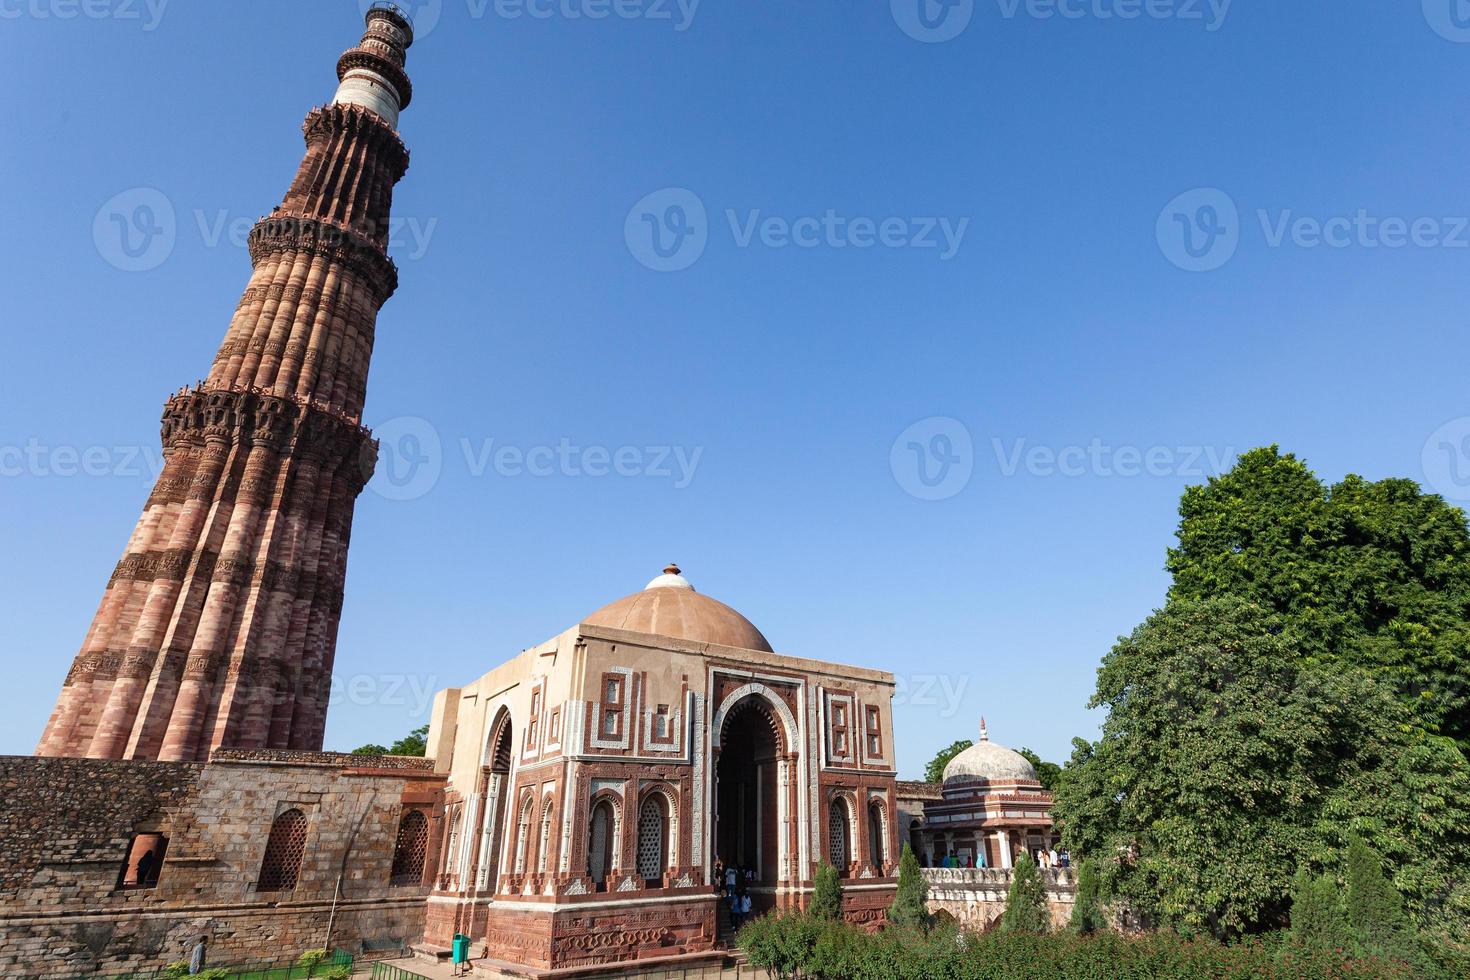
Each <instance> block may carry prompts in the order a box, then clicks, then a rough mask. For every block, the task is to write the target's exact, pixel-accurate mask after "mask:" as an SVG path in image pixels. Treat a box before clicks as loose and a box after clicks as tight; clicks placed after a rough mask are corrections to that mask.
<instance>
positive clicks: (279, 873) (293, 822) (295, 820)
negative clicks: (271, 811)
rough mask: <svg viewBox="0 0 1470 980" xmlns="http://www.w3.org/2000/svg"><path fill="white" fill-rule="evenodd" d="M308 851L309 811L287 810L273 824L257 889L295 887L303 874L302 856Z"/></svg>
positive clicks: (264, 890) (279, 889)
mask: <svg viewBox="0 0 1470 980" xmlns="http://www.w3.org/2000/svg"><path fill="white" fill-rule="evenodd" d="M305 854H306V814H304V813H302V812H301V811H300V810H287V811H286V812H285V813H282V814H281V815H280V816H279V817H276V822H275V823H273V824H271V834H270V837H269V838H268V839H267V840H266V842H265V857H264V859H262V860H261V862H260V879H259V880H258V881H257V882H256V885H255V887H256V890H257V891H263V892H277V891H289V890H290V889H292V888H295V887H296V880H297V878H299V877H300V875H301V859H302V857H304V856H305Z"/></svg>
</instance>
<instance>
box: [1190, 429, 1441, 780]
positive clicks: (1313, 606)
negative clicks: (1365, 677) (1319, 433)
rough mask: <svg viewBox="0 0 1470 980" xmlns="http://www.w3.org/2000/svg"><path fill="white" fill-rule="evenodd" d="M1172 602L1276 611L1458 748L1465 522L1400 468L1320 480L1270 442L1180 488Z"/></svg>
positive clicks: (1302, 639)
mask: <svg viewBox="0 0 1470 980" xmlns="http://www.w3.org/2000/svg"><path fill="white" fill-rule="evenodd" d="M1179 513H1180V523H1179V544H1178V547H1177V548H1174V549H1172V550H1171V551H1170V552H1169V559H1168V567H1169V571H1170V572H1172V573H1173V576H1174V583H1173V587H1172V588H1171V590H1170V592H1169V597H1170V599H1171V600H1175V599H1203V598H1210V597H1217V596H1222V595H1227V594H1228V595H1235V596H1239V597H1241V598H1243V599H1246V600H1248V601H1250V602H1255V603H1257V604H1259V605H1261V606H1264V607H1265V608H1267V609H1270V610H1272V611H1275V612H1278V613H1281V614H1282V615H1283V617H1285V618H1284V620H1283V626H1284V628H1285V629H1286V630H1287V631H1288V633H1289V635H1290V637H1291V646H1292V648H1293V649H1295V650H1296V651H1298V652H1299V653H1301V654H1302V655H1303V656H1306V657H1309V658H1313V659H1322V660H1328V661H1339V662H1342V663H1346V664H1351V665H1353V666H1356V667H1361V668H1363V669H1365V670H1368V671H1369V672H1370V673H1372V674H1374V675H1375V676H1377V677H1379V678H1380V679H1381V680H1383V681H1385V682H1386V683H1388V684H1389V685H1390V686H1391V687H1392V688H1393V689H1394V690H1395V691H1396V692H1397V693H1398V696H1399V698H1400V700H1401V701H1402V702H1403V703H1404V704H1405V705H1406V706H1407V707H1408V709H1409V711H1410V712H1411V714H1412V715H1413V717H1414V718H1415V719H1416V720H1417V722H1418V723H1419V724H1420V725H1421V726H1423V727H1424V728H1426V729H1427V730H1429V731H1431V732H1436V733H1439V734H1444V735H1448V736H1450V737H1451V738H1454V739H1455V740H1456V741H1457V742H1458V743H1459V745H1460V748H1461V751H1462V752H1466V753H1470V528H1467V527H1466V523H1465V514H1464V512H1463V511H1461V510H1460V509H1458V508H1455V507H1451V506H1449V505H1448V504H1446V503H1445V501H1444V500H1443V499H1442V498H1440V497H1438V496H1434V495H1432V494H1426V493H1424V492H1423V491H1422V490H1421V489H1420V488H1419V486H1418V485H1417V484H1416V483H1414V482H1413V481H1411V480H1402V479H1389V480H1381V481H1378V482H1371V481H1368V480H1365V479H1363V478H1362V477H1359V476H1348V477H1346V478H1345V479H1344V480H1342V482H1340V483H1338V484H1336V485H1334V486H1332V487H1328V486H1326V485H1325V484H1323V483H1322V481H1320V480H1319V479H1318V478H1317V477H1316V476H1315V475H1314V474H1313V473H1312V472H1311V471H1310V470H1308V469H1307V467H1306V465H1305V464H1304V463H1302V461H1300V460H1299V459H1297V458H1296V457H1295V456H1292V455H1290V454H1286V455H1283V454H1282V453H1281V452H1280V450H1279V449H1277V447H1275V446H1270V447H1268V448H1264V449H1256V450H1252V451H1251V452H1249V453H1246V454H1245V455H1244V456H1242V457H1241V458H1240V460H1239V461H1238V462H1237V463H1236V465H1235V466H1234V467H1233V468H1232V469H1231V470H1230V471H1229V472H1228V473H1225V474H1223V475H1221V476H1218V477H1214V478H1212V479H1211V480H1210V481H1209V482H1208V483H1207V484H1206V485H1204V486H1195V487H1190V488H1189V489H1188V490H1187V491H1186V492H1185V494H1184V498H1183V500H1182V502H1181V503H1180V507H1179Z"/></svg>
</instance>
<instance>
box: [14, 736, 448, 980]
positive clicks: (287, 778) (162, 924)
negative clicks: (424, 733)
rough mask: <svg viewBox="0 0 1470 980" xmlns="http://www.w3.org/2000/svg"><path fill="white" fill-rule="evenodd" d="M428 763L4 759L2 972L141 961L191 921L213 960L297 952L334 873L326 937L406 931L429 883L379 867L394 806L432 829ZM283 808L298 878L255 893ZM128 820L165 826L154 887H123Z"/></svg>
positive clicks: (65, 972)
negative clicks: (296, 816)
mask: <svg viewBox="0 0 1470 980" xmlns="http://www.w3.org/2000/svg"><path fill="white" fill-rule="evenodd" d="M428 766H429V763H428V762H427V760H422V759H416V760H405V759H389V758H380V757H355V756H342V755H338V754H335V753H307V752H286V751H270V752H251V751H235V752H223V751H222V752H219V753H216V755H215V756H214V757H213V758H212V759H211V761H210V762H209V763H161V762H116V761H103V760H92V759H66V758H46V759H43V758H30V757H13V756H3V757H0V847H3V849H4V851H3V853H4V854H5V860H4V861H3V862H0V976H5V977H39V976H47V977H53V976H54V977H65V976H95V975H99V974H100V975H107V974H114V973H123V972H127V971H129V970H151V969H153V968H155V967H158V966H161V965H163V964H166V963H169V962H172V961H175V960H178V959H182V958H184V957H185V956H186V955H187V950H188V949H189V947H190V946H191V945H192V944H193V942H194V941H195V940H196V939H197V937H199V936H201V935H207V936H209V937H210V947H211V952H210V959H211V962H213V963H217V964H223V963H227V962H243V961H259V960H277V959H283V958H286V957H291V956H295V955H296V954H298V953H299V952H301V951H302V950H304V949H307V948H310V947H312V946H320V945H321V944H322V943H323V942H324V941H325V939H326V933H327V920H328V918H329V917H330V916H331V915H332V906H333V894H334V890H335V888H336V885H337V878H338V875H339V873H340V874H341V876H342V888H341V894H340V896H339V897H338V899H337V913H336V920H335V923H334V925H333V930H332V943H333V945H334V946H338V947H342V948H346V949H349V950H354V951H356V950H358V949H360V948H361V946H362V944H363V943H364V942H366V943H368V944H369V945H371V946H378V945H386V944H391V943H397V942H404V943H413V942H416V941H417V940H418V938H419V937H420V935H421V934H422V931H423V915H424V900H425V896H426V895H427V894H428V889H427V887H424V883H423V882H422V881H420V882H414V883H412V884H410V885H407V886H402V885H400V886H392V885H390V883H389V877H390V872H391V868H392V862H393V854H394V849H395V844H396V842H397V836H398V822H399V819H400V817H401V814H402V812H403V810H404V808H405V807H406V806H412V807H416V808H419V809H423V810H425V811H427V812H428V813H430V814H431V827H432V828H433V829H435V830H436V829H437V824H438V822H439V818H440V814H441V813H442V809H441V807H442V788H443V780H442V778H441V777H438V776H435V775H434V774H433V773H432V772H431V771H426V770H427V767H428ZM292 807H295V808H297V809H300V810H301V811H302V812H303V813H304V814H305V815H306V817H307V820H308V831H307V838H306V845H305V851H304V858H303V861H302V865H301V873H300V879H299V881H298V883H297V885H296V887H295V888H294V889H292V890H290V891H278V892H260V891H257V890H256V888H255V883H256V879H257V877H258V875H259V872H260V865H261V858H262V856H263V853H264V850H265V846H266V840H267V838H268V837H269V834H270V828H271V824H272V822H273V821H274V820H275V818H276V816H277V815H278V814H279V813H281V812H283V811H284V810H287V809H290V808H292ZM137 833H160V834H163V835H165V836H166V837H167V838H168V845H167V852H166V857H165V860H164V863H163V866H162V868H161V870H160V874H159V878H158V884H157V887H155V888H148V889H121V888H119V887H118V885H119V878H120V872H121V871H122V868H123V865H124V861H125V858H126V856H127V853H128V848H129V845H130V843H131V841H132V839H133V836H134V835H135V834H137ZM431 834H432V830H431ZM430 853H432V850H431V852H430ZM431 875H432V869H426V871H425V879H424V880H425V881H427V880H429V878H430V877H431Z"/></svg>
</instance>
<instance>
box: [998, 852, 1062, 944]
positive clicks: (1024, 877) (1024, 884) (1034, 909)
mask: <svg viewBox="0 0 1470 980" xmlns="http://www.w3.org/2000/svg"><path fill="white" fill-rule="evenodd" d="M1000 927H1001V929H1003V930H1005V931H1006V932H1029V933H1038V934H1040V933H1045V932H1050V931H1051V912H1050V910H1049V909H1048V908H1047V904H1046V886H1045V885H1044V884H1043V883H1042V880H1041V869H1039V868H1038V867H1036V862H1035V861H1033V860H1031V855H1030V854H1022V855H1021V856H1020V857H1019V858H1017V859H1016V865H1015V867H1014V868H1012V869H1011V889H1010V891H1009V892H1007V893H1006V910H1005V911H1004V912H1002V913H1001V917H1000Z"/></svg>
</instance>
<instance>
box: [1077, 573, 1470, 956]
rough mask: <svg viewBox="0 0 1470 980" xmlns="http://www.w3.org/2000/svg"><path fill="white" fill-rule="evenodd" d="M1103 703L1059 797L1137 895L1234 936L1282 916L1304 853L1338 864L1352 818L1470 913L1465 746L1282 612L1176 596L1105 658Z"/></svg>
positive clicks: (1313, 861) (1434, 911)
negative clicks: (1095, 734)
mask: <svg viewBox="0 0 1470 980" xmlns="http://www.w3.org/2000/svg"><path fill="white" fill-rule="evenodd" d="M1092 706H1093V707H1105V708H1107V710H1108V718H1107V720H1106V721H1105V722H1104V725H1103V735H1102V739H1101V740H1100V741H1099V742H1098V743H1096V744H1094V745H1088V744H1087V743H1085V742H1079V743H1076V746H1077V747H1076V751H1075V753H1074V755H1073V761H1072V763H1071V765H1070V766H1069V768H1068V774H1067V778H1066V779H1064V780H1062V782H1061V784H1060V786H1059V787H1058V790H1057V794H1056V796H1057V802H1056V808H1055V812H1056V815H1057V817H1058V819H1059V822H1060V823H1061V824H1062V827H1063V833H1064V836H1065V839H1066V841H1067V843H1068V846H1069V847H1071V848H1072V850H1073V851H1074V852H1078V853H1082V854H1086V855H1089V856H1092V857H1098V858H1105V859H1108V863H1109V865H1110V869H1109V871H1110V882H1109V884H1110V885H1111V886H1112V887H1113V888H1114V889H1115V890H1116V891H1117V892H1118V893H1119V894H1121V895H1122V896H1124V897H1125V898H1126V899H1127V901H1128V903H1129V905H1130V906H1131V907H1132V908H1133V909H1134V910H1135V911H1136V912H1138V913H1141V914H1143V915H1144V916H1146V917H1147V918H1149V919H1151V920H1153V921H1155V922H1158V923H1161V924H1167V925H1172V926H1174V927H1176V928H1180V929H1183V930H1185V931H1208V932H1211V933H1214V934H1216V935H1220V936H1233V935H1239V934H1241V933H1248V932H1257V931H1262V930H1265V929H1271V928H1277V927H1281V926H1284V925H1285V924H1286V922H1287V910H1288V908H1289V904H1290V903H1289V893H1290V890H1291V885H1292V877H1293V875H1294V873H1295V872H1296V870H1297V868H1298V867H1299V866H1306V867H1309V868H1312V869H1318V870H1320V869H1324V868H1335V867H1339V866H1341V864H1342V863H1343V862H1342V857H1343V852H1344V851H1345V849H1346V846H1347V842H1348V839H1349V837H1350V836H1352V835H1353V834H1355V833H1356V834H1361V835H1364V836H1366V837H1369V838H1370V839H1371V840H1372V843H1373V845H1374V847H1375V848H1376V849H1377V851H1378V852H1379V853H1380V854H1383V855H1385V856H1386V857H1387V858H1388V860H1389V863H1390V865H1391V866H1392V867H1393V868H1394V869H1395V870H1394V883H1395V884H1396V885H1397V886H1398V889H1399V891H1401V892H1402V893H1403V894H1404V895H1405V897H1406V898H1408V899H1409V901H1410V904H1411V906H1412V907H1414V908H1416V910H1417V911H1418V912H1419V913H1420V914H1421V915H1422V916H1424V917H1426V918H1428V917H1431V916H1434V915H1438V914H1441V913H1442V912H1444V911H1447V910H1448V909H1450V908H1453V909H1454V910H1455V913H1454V914H1457V915H1461V916H1464V915H1465V914H1467V913H1470V896H1467V893H1466V890H1465V871H1464V869H1465V868H1466V867H1467V862H1470V770H1467V766H1466V763H1465V759H1464V757H1463V756H1462V755H1461V754H1460V752H1459V750H1458V749H1457V748H1456V746H1455V744H1454V743H1453V742H1451V741H1450V740H1449V739H1446V738H1441V737H1436V736H1432V735H1429V734H1427V733H1425V732H1424V731H1422V730H1421V729H1419V728H1417V727H1416V726H1415V725H1413V724H1412V720H1413V719H1412V718H1411V716H1410V715H1409V713H1408V711H1407V709H1405V708H1404V707H1403V705H1402V704H1401V703H1400V702H1399V701H1398V700H1397V699H1396V698H1395V697H1394V696H1393V694H1392V692H1391V691H1389V689H1388V688H1386V687H1385V686H1384V685H1382V684H1380V683H1379V682H1378V681H1376V680H1375V679H1374V678H1373V677H1372V676H1370V675H1369V674H1368V673H1367V672H1365V671H1361V670H1356V669H1352V668H1346V667H1344V666H1342V665H1340V664H1323V663H1321V662H1318V661H1316V660H1314V659H1313V658H1311V657H1309V656H1305V655H1303V654H1302V653H1300V652H1299V651H1298V650H1297V649H1296V648H1295V647H1294V646H1293V643H1292V635H1291V633H1290V631H1289V630H1288V628H1287V625H1286V623H1285V621H1284V618H1283V617H1282V616H1280V615H1278V614H1276V613H1274V612H1272V611H1270V610H1268V609H1264V608H1262V607H1261V606H1259V605H1256V604H1253V603H1250V602H1248V601H1246V600H1243V599H1240V598H1236V597H1224V598H1218V599H1209V600H1201V601H1195V600H1188V599H1178V600H1174V601H1172V602H1170V603H1169V605H1168V606H1167V607H1166V608H1165V609H1163V610H1161V611H1159V612H1156V613H1155V614H1154V615H1153V616H1152V617H1151V618H1150V619H1149V620H1148V621H1147V622H1145V623H1144V624H1143V625H1142V626H1140V627H1139V628H1138V629H1137V630H1135V631H1134V633H1133V634H1132V635H1131V636H1129V637H1126V638H1124V639H1122V640H1120V641H1119V643H1118V644H1117V646H1115V647H1114V648H1113V650H1112V652H1111V653H1109V654H1108V655H1107V657H1106V658H1104V660H1103V665H1102V667H1101V668H1100V669H1099V671H1098V687H1097V694H1096V695H1095V697H1094V698H1093V700H1092ZM1446 921H1449V919H1448V918H1447V919H1446Z"/></svg>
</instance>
